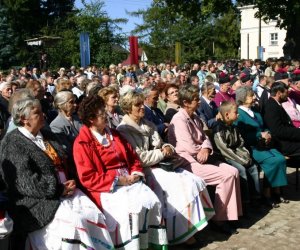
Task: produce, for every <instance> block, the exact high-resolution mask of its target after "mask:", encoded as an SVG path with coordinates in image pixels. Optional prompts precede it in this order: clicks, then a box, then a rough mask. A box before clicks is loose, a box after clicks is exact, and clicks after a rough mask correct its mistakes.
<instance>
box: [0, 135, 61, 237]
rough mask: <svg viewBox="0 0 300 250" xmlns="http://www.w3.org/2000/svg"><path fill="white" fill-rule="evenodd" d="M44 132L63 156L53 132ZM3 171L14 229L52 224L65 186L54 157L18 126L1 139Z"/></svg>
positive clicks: (23, 230)
mask: <svg viewBox="0 0 300 250" xmlns="http://www.w3.org/2000/svg"><path fill="white" fill-rule="evenodd" d="M41 132H42V134H43V137H44V139H46V140H47V141H48V142H49V143H50V144H51V145H52V146H53V147H54V148H55V149H56V151H57V153H58V154H59V156H61V157H64V153H63V151H62V148H61V147H60V145H59V143H57V142H56V140H55V135H54V134H53V133H51V132H50V131H41ZM0 171H1V174H2V176H3V179H4V181H5V184H6V186H7V191H8V197H9V200H10V202H11V208H10V212H11V215H12V218H13V220H14V230H17V231H19V232H25V233H28V232H32V231H35V230H38V229H40V228H42V227H44V226H46V225H47V224H48V223H50V222H51V220H52V219H53V218H54V215H55V213H56V211H57V209H58V207H59V204H60V197H61V195H62V193H63V190H64V186H63V184H61V183H60V182H59V180H58V178H57V175H56V170H55V167H54V165H53V162H52V160H51V159H50V158H49V157H48V156H47V155H46V154H45V153H44V152H43V151H42V150H41V149H40V148H39V147H37V146H36V145H35V144H34V143H33V142H32V141H31V140H29V139H28V138H27V137H25V136H24V135H23V134H22V133H20V132H19V130H18V129H15V130H14V131H12V132H11V133H9V134H7V135H6V136H5V137H4V138H3V140H2V142H1V146H0Z"/></svg>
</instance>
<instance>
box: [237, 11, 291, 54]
mask: <svg viewBox="0 0 300 250" xmlns="http://www.w3.org/2000/svg"><path fill="white" fill-rule="evenodd" d="M239 9H240V11H241V58H242V59H247V58H248V48H247V47H248V42H247V37H248V35H249V59H256V58H258V57H257V46H258V26H259V20H258V18H255V17H254V14H255V13H256V11H257V10H256V9H253V6H245V7H241V8H239ZM275 26H276V22H275V21H272V22H270V23H268V24H266V23H265V22H264V21H262V22H261V45H262V46H263V47H264V48H265V52H264V53H263V60H266V59H267V58H269V57H281V56H283V51H282V47H283V45H284V43H285V42H284V39H285V36H286V31H285V30H280V29H279V28H277V27H275ZM271 33H278V44H277V45H271V38H270V36H271V35H270V34H271Z"/></svg>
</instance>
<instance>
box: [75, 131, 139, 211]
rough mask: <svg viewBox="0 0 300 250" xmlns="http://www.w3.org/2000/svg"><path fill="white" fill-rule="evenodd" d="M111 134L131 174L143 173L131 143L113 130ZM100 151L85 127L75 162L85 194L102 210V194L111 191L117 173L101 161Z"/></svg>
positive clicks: (77, 139) (77, 145)
mask: <svg viewBox="0 0 300 250" xmlns="http://www.w3.org/2000/svg"><path fill="white" fill-rule="evenodd" d="M111 133H112V136H113V140H114V141H115V143H116V144H118V146H120V148H121V152H120V153H122V154H123V155H124V158H125V159H126V162H127V166H128V172H129V174H131V173H132V172H140V173H143V169H142V165H141V163H140V160H139V158H138V155H137V154H136V153H135V151H134V150H133V149H132V147H131V146H130V145H129V143H128V142H127V141H126V140H125V139H124V138H122V137H121V135H120V134H119V133H118V132H117V131H116V130H113V129H111ZM99 150H101V147H100V146H99V144H98V143H97V142H96V139H95V138H94V136H92V133H91V131H90V129H89V128H88V127H87V126H85V125H84V126H83V127H82V128H81V130H80V132H79V135H78V137H77V138H76V140H75V142H74V147H73V155H74V161H75V164H76V168H77V173H78V178H79V181H80V183H81V184H82V186H83V188H84V191H85V193H86V194H87V195H88V196H89V197H90V199H91V200H92V201H93V202H94V203H95V204H97V206H98V207H99V208H101V201H100V193H102V192H110V191H111V187H112V185H113V182H114V180H115V177H116V171H115V170H114V169H108V168H107V167H106V166H105V159H103V158H101V159H100V154H99V153H98V152H97V151H99ZM112 170H113V171H112Z"/></svg>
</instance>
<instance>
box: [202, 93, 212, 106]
mask: <svg viewBox="0 0 300 250" xmlns="http://www.w3.org/2000/svg"><path fill="white" fill-rule="evenodd" d="M202 98H203V99H204V101H206V103H207V104H208V105H210V102H211V101H210V100H208V99H207V98H206V97H205V96H204V95H203V96H202Z"/></svg>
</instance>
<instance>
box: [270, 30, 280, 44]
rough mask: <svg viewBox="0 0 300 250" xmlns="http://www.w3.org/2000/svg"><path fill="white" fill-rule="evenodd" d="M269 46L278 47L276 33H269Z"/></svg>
mask: <svg viewBox="0 0 300 250" xmlns="http://www.w3.org/2000/svg"><path fill="white" fill-rule="evenodd" d="M270 44H271V45H278V33H271V34H270Z"/></svg>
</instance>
